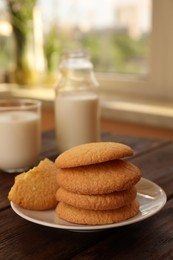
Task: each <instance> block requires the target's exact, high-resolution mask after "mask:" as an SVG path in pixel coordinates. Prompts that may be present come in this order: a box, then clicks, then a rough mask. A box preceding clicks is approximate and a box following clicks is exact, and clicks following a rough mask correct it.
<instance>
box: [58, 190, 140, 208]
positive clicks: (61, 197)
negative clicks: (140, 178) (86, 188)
mask: <svg viewBox="0 0 173 260" xmlns="http://www.w3.org/2000/svg"><path fill="white" fill-rule="evenodd" d="M136 194H137V192H136V188H135V187H132V188H131V189H129V190H125V191H120V192H113V193H110V194H103V195H81V194H77V193H72V192H69V191H67V190H65V189H63V188H62V187H60V188H59V189H58V190H57V192H56V199H57V200H58V201H62V202H65V203H66V204H69V205H71V206H74V207H77V208H83V209H92V210H110V209H116V208H120V207H123V206H125V205H127V204H129V203H130V202H132V201H133V200H134V199H135V198H136Z"/></svg>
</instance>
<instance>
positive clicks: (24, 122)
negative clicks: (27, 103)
mask: <svg viewBox="0 0 173 260" xmlns="http://www.w3.org/2000/svg"><path fill="white" fill-rule="evenodd" d="M40 146H41V137H40V114H39V113H37V112H34V111H20V110H19V111H17V110H16V111H3V112H1V113H0V169H2V170H4V171H8V172H10V171H11V172H15V171H22V170H24V169H26V168H29V167H30V166H33V165H34V163H35V162H36V161H37V159H38V156H39V154H40Z"/></svg>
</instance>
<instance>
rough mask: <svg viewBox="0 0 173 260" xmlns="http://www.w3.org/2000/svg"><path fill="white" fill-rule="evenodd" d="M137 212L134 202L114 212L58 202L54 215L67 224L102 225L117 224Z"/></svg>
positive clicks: (137, 205)
mask: <svg viewBox="0 0 173 260" xmlns="http://www.w3.org/2000/svg"><path fill="white" fill-rule="evenodd" d="M138 212H139V203H138V201H137V200H134V201H133V202H132V203H131V204H129V205H127V206H124V207H121V208H118V209H114V210H88V209H79V208H76V207H73V206H71V205H68V204H66V203H64V202H59V203H58V205H57V207H56V214H57V215H58V216H59V217H60V218H62V219H64V220H66V221H69V222H72V223H76V224H84V225H85V224H88V225H101V224H102V225H103V224H111V223H117V222H120V221H123V220H127V219H129V218H131V217H134V216H135V215H137V213H138Z"/></svg>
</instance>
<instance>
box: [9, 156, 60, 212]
mask: <svg viewBox="0 0 173 260" xmlns="http://www.w3.org/2000/svg"><path fill="white" fill-rule="evenodd" d="M57 173H58V169H57V167H56V166H55V164H54V163H53V162H52V161H50V160H49V159H44V160H43V161H41V162H40V163H39V165H38V166H36V167H34V168H33V169H31V170H29V171H28V172H24V173H21V174H19V175H17V176H16V178H15V182H14V185H13V186H12V188H11V190H10V192H9V194H8V199H9V200H10V201H12V202H14V203H15V204H16V205H18V206H20V207H22V208H26V209H31V210H46V209H51V208H55V207H56V205H57V200H56V197H55V194H56V191H57V189H58V185H57V182H56V175H57Z"/></svg>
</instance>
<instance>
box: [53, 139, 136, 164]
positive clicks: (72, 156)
mask: <svg viewBox="0 0 173 260" xmlns="http://www.w3.org/2000/svg"><path fill="white" fill-rule="evenodd" d="M131 155H133V150H132V148H130V147H129V146H127V145H125V144H121V143H114V142H98V143H87V144H82V145H78V146H75V147H73V148H71V149H69V150H67V151H65V152H63V153H62V154H60V155H59V156H58V157H57V159H56V160H55V164H56V166H57V167H58V168H70V167H77V166H84V165H90V164H96V163H101V162H106V161H110V160H115V159H121V158H124V157H127V156H131Z"/></svg>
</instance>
